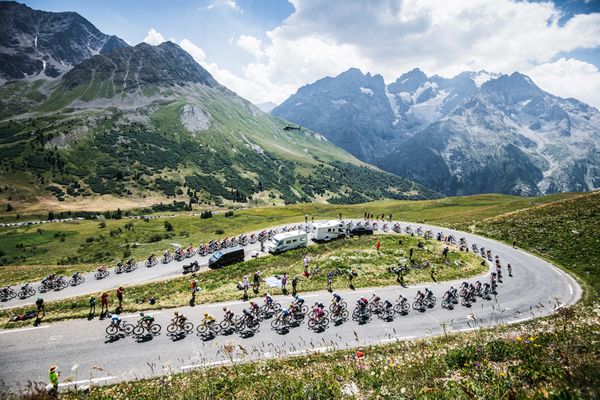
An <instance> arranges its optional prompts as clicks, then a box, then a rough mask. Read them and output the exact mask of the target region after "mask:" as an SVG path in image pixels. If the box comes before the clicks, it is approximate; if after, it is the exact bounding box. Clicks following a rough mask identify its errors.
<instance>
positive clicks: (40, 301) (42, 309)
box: [35, 297, 46, 321]
mask: <svg viewBox="0 0 600 400" xmlns="http://www.w3.org/2000/svg"><path fill="white" fill-rule="evenodd" d="M35 305H36V306H37V319H38V321H39V320H40V319H42V318H44V317H45V316H46V306H44V299H42V298H41V297H38V299H37V300H36V301H35ZM40 313H41V314H42V315H40Z"/></svg>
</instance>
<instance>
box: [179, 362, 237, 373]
mask: <svg viewBox="0 0 600 400" xmlns="http://www.w3.org/2000/svg"><path fill="white" fill-rule="evenodd" d="M239 361H241V360H239V359H234V360H220V361H211V362H207V363H203V364H195V365H184V366H182V367H180V368H181V369H182V370H184V371H185V370H186V369H193V368H202V367H214V366H216V365H223V364H230V363H236V362H239Z"/></svg>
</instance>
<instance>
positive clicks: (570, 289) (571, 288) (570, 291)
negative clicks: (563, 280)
mask: <svg viewBox="0 0 600 400" xmlns="http://www.w3.org/2000/svg"><path fill="white" fill-rule="evenodd" d="M568 285H569V294H573V286H571V284H570V283H569V284H568Z"/></svg>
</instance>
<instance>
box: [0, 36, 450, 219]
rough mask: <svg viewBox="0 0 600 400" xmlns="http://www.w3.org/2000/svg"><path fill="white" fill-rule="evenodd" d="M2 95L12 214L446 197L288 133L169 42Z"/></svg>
mask: <svg viewBox="0 0 600 400" xmlns="http://www.w3.org/2000/svg"><path fill="white" fill-rule="evenodd" d="M0 98H1V99H2V100H1V102H2V104H0V106H2V107H1V108H2V110H4V115H2V116H1V117H2V118H4V120H3V121H2V122H0V186H1V187H3V188H4V189H3V192H2V193H0V196H4V197H5V198H6V199H7V201H9V200H8V196H10V201H12V206H13V207H14V205H15V204H16V205H17V206H21V205H23V206H25V204H32V203H38V204H40V202H41V204H44V205H48V206H49V207H54V206H56V205H57V204H59V203H62V204H60V205H64V204H69V203H70V202H71V201H72V200H78V202H79V203H81V204H89V207H90V208H93V207H94V199H97V198H98V196H104V197H103V199H105V200H106V199H129V200H131V201H132V202H133V203H136V202H138V201H141V202H146V203H148V202H158V201H171V199H176V200H178V201H185V202H186V203H190V202H191V203H210V204H223V203H225V204H227V203H232V202H236V203H250V204H272V203H279V204H281V203H284V202H285V203H294V202H302V201H328V202H333V203H356V202H362V201H368V200H374V199H382V198H394V199H422V198H432V197H437V196H439V195H438V194H437V193H435V192H433V191H430V190H428V189H426V188H424V187H422V186H419V185H417V184H414V183H412V182H410V181H407V180H404V179H402V178H399V177H397V176H395V175H392V174H389V173H385V172H382V171H380V170H378V169H376V168H373V167H371V166H368V165H366V164H364V163H361V162H360V161H358V160H357V159H355V158H354V157H353V156H351V155H349V154H348V153H346V152H345V151H343V150H341V149H340V148H338V147H336V146H334V145H333V144H331V143H330V142H329V141H327V140H326V139H325V138H323V137H322V136H321V135H319V134H316V133H313V132H309V131H305V130H302V131H299V130H293V129H285V128H286V127H287V123H286V122H285V121H283V120H281V119H278V118H276V117H272V116H269V115H267V114H265V113H263V112H261V111H260V110H259V109H258V108H256V107H255V106H254V105H252V104H251V103H249V102H247V101H245V100H243V99H242V98H240V97H239V96H237V95H235V94H234V93H233V92H231V91H229V90H228V89H227V88H225V87H223V86H221V85H220V84H219V83H217V82H216V81H215V80H214V78H213V77H212V76H211V75H210V74H209V73H208V72H207V71H206V70H204V69H203V68H202V67H201V66H200V65H198V64H197V63H196V62H195V61H194V60H193V59H192V57H191V56H190V55H189V54H187V53H186V52H184V51H183V50H182V49H180V48H179V47H178V46H177V45H175V44H173V43H170V42H167V43H163V44H161V45H159V46H150V45H147V44H140V45H138V46H135V47H128V48H123V49H119V50H117V51H115V52H113V53H110V54H104V55H97V56H94V57H92V58H90V59H88V60H86V61H84V62H82V63H81V64H79V65H78V66H76V67H75V68H74V69H72V70H71V71H69V72H68V73H67V74H65V75H64V76H63V77H62V78H61V79H60V80H58V81H53V82H51V81H37V82H34V83H25V82H16V83H11V84H8V85H5V86H3V87H2V88H0ZM81 199H85V201H83V202H82V201H81ZM17 208H18V207H17ZM16 211H18V209H17V210H16Z"/></svg>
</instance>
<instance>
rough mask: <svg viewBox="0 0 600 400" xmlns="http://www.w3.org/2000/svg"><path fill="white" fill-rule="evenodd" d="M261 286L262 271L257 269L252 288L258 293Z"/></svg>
mask: <svg viewBox="0 0 600 400" xmlns="http://www.w3.org/2000/svg"><path fill="white" fill-rule="evenodd" d="M259 288H260V271H256V272H255V273H254V277H253V282H252V289H253V290H254V293H258V289H259Z"/></svg>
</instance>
